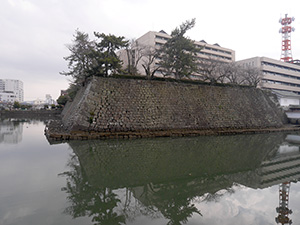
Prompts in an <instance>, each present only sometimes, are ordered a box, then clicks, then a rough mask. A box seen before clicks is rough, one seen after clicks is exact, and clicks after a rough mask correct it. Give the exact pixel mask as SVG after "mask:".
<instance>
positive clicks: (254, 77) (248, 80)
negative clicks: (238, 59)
mask: <svg viewBox="0 0 300 225" xmlns="http://www.w3.org/2000/svg"><path fill="white" fill-rule="evenodd" d="M241 75H242V77H243V84H245V85H249V86H253V87H257V85H258V84H259V82H260V81H261V78H262V74H261V71H260V70H259V69H258V68H256V67H253V66H247V67H246V68H243V69H242V71H241Z"/></svg>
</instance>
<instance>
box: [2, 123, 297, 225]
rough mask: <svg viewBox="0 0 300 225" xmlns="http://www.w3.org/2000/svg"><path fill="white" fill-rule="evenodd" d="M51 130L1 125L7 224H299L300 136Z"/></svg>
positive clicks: (32, 125) (4, 218)
mask: <svg viewBox="0 0 300 225" xmlns="http://www.w3.org/2000/svg"><path fill="white" fill-rule="evenodd" d="M44 127H45V122H43V121H37V120H20V119H18V120H17V119H5V120H4V119H2V120H0V180H1V185H0V224H3V225H15V224H20V225H21V224H22V225H36V224H37V225H40V224H43V225H44V224H45V225H47V224H57V225H61V224H64V225H65V224H66V225H67V224H103V225H110V224H132V225H133V224H135V225H138V224H142V225H153V224H162V225H164V224H165V225H167V224H172V225H173V224H174V225H175V224H188V225H194V224H195V225H196V224H216V225H217V224H226V225H227V224H228V225H229V224H230V225H232V224H253V225H254V224H255V225H256V224H264V225H266V224H276V220H277V222H280V220H281V221H283V220H285V222H288V221H289V220H292V221H293V224H300V185H299V182H298V180H299V179H300V151H299V146H300V134H297V133H270V134H255V135H236V136H217V137H189V138H157V139H137V140H105V141H104V140H97V141H70V142H68V143H49V142H48V140H47V139H46V138H45V136H44V132H43V130H44ZM280 206H282V207H281V208H280ZM276 209H277V210H276ZM291 211H292V214H290V213H291ZM282 215H285V218H283V217H281V216H282ZM276 218H277V219H276Z"/></svg>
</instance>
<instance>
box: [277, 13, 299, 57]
mask: <svg viewBox="0 0 300 225" xmlns="http://www.w3.org/2000/svg"><path fill="white" fill-rule="evenodd" d="M294 20H295V18H294V17H288V14H285V17H284V18H280V20H279V23H280V24H281V25H282V27H281V28H280V30H279V33H281V34H282V46H281V58H280V60H281V61H283V62H292V61H293V57H292V47H291V32H293V31H295V28H294V27H292V26H291V23H292V22H293V21H294Z"/></svg>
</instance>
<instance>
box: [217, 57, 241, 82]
mask: <svg viewBox="0 0 300 225" xmlns="http://www.w3.org/2000/svg"><path fill="white" fill-rule="evenodd" d="M220 73H222V74H223V77H224V82H225V83H229V84H237V85H240V84H242V83H243V82H244V78H243V76H242V68H241V66H239V65H238V64H236V63H234V62H231V63H224V64H223V65H221V68H220Z"/></svg>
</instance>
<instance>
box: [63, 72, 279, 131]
mask: <svg viewBox="0 0 300 225" xmlns="http://www.w3.org/2000/svg"><path fill="white" fill-rule="evenodd" d="M62 116H63V117H62V121H63V124H64V127H65V128H66V129H67V130H69V131H71V132H72V131H89V132H90V131H92V132H131V131H134V132H136V131H141V132H142V131H164V130H166V131H167V130H179V129H181V130H205V129H232V128H234V129H251V128H269V127H281V126H283V124H284V114H283V112H282V110H281V109H279V108H278V106H277V105H276V101H274V96H273V95H271V94H270V93H268V92H266V91H263V90H260V89H257V88H251V87H239V86H234V87H232V86H212V85H200V84H190V83H180V82H168V81H153V80H136V79H121V78H101V77H94V78H93V80H92V81H91V82H90V83H89V84H88V85H86V86H85V87H83V88H82V89H81V90H80V91H79V92H78V94H77V95H76V97H75V99H74V101H73V102H71V103H68V104H67V105H66V107H65V109H64V110H63V113H62Z"/></svg>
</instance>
